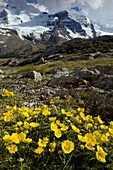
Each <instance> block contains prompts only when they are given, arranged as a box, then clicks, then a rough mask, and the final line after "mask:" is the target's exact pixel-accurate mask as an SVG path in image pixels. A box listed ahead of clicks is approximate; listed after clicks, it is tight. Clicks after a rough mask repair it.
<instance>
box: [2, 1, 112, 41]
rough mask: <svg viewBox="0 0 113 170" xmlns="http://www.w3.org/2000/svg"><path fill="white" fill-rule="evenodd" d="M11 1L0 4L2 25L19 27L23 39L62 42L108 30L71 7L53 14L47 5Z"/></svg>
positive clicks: (18, 30)
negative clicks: (49, 11)
mask: <svg viewBox="0 0 113 170" xmlns="http://www.w3.org/2000/svg"><path fill="white" fill-rule="evenodd" d="M8 2H9V3H7V2H5V3H6V5H1V8H0V27H2V28H10V29H14V30H16V31H17V33H18V35H19V36H20V38H21V39H23V40H24V39H27V40H29V41H30V40H31V41H32V42H33V43H45V44H59V43H62V42H64V41H67V40H69V39H72V38H77V37H81V38H90V37H92V38H93V37H95V36H99V35H101V33H102V35H103V34H104V33H103V32H102V31H101V30H99V27H98V28H97V27H95V24H93V23H92V21H90V20H89V19H88V18H87V17H86V16H85V15H83V14H81V13H80V14H79V13H77V14H76V13H74V14H73V12H71V11H66V10H64V11H61V12H57V13H55V14H49V13H48V11H47V9H46V8H45V7H44V6H40V5H38V4H36V3H27V2H26V0H24V1H22V2H21V1H18V3H16V2H15V1H14V0H10V1H8ZM61 25H62V27H61ZM59 26H60V27H59ZM64 27H65V31H64ZM56 28H57V29H58V30H56ZM62 29H63V30H62ZM55 30H56V31H55ZM59 30H60V31H59ZM63 31H64V32H65V35H64V34H63ZM106 34H109V33H106ZM53 37H54V38H53ZM51 39H52V40H51ZM54 39H55V41H53V40H54Z"/></svg>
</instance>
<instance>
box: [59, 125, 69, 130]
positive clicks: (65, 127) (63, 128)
mask: <svg viewBox="0 0 113 170" xmlns="http://www.w3.org/2000/svg"><path fill="white" fill-rule="evenodd" d="M67 129H68V126H66V125H64V126H63V125H62V127H61V129H60V130H61V131H66V130H67Z"/></svg>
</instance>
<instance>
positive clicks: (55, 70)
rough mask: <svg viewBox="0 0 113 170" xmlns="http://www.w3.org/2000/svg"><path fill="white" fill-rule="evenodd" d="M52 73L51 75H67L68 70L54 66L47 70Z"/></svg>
mask: <svg viewBox="0 0 113 170" xmlns="http://www.w3.org/2000/svg"><path fill="white" fill-rule="evenodd" d="M49 73H50V74H52V77H56V78H59V77H61V76H68V75H69V70H68V69H67V68H62V67H55V68H53V69H52V70H50V72H49Z"/></svg>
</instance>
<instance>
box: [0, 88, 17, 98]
mask: <svg viewBox="0 0 113 170" xmlns="http://www.w3.org/2000/svg"><path fill="white" fill-rule="evenodd" d="M2 92H3V93H2V97H13V96H15V94H14V92H12V91H9V90H7V89H3V90H2Z"/></svg>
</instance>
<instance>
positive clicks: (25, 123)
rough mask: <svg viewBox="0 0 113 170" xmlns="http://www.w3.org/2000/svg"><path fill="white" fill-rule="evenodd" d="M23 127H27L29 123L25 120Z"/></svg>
mask: <svg viewBox="0 0 113 170" xmlns="http://www.w3.org/2000/svg"><path fill="white" fill-rule="evenodd" d="M23 127H24V128H25V129H29V123H28V122H26V121H25V122H24V125H23Z"/></svg>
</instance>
